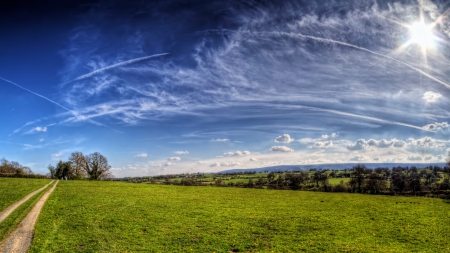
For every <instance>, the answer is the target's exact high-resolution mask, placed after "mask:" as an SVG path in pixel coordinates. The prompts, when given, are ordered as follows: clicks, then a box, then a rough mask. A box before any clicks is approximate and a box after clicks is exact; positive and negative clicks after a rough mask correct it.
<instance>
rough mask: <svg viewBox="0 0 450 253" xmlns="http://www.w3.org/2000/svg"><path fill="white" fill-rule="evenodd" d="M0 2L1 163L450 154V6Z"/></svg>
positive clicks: (195, 163) (270, 161)
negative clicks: (85, 157)
mask: <svg viewBox="0 0 450 253" xmlns="http://www.w3.org/2000/svg"><path fill="white" fill-rule="evenodd" d="M0 5H1V8H0V34H1V37H0V101H1V102H0V115H1V118H2V120H1V124H0V157H4V158H6V159H8V160H12V161H18V162H20V163H21V164H23V165H26V166H29V167H30V168H31V169H32V170H33V172H35V173H41V174H45V173H47V172H48V171H47V166H48V165H49V164H53V165H54V164H56V163H57V162H58V161H59V160H67V159H68V157H69V156H70V154H71V153H72V152H75V151H80V152H83V153H84V154H90V153H93V152H100V153H101V154H103V155H104V156H106V157H107V158H108V161H109V164H110V165H111V167H112V168H111V171H112V172H113V174H114V175H115V176H116V177H125V176H151V175H158V174H169V173H195V172H217V171H222V170H227V169H235V168H243V169H250V168H260V167H266V166H272V165H296V164H301V165H305V164H311V165H314V164H330V163H331V164H334V163H386V162H394V163H396V162H398V163H424V164H427V163H428V164H429V163H436V162H444V161H445V159H446V158H447V154H448V151H449V148H450V140H449V136H450V129H449V125H448V122H449V121H450V111H449V108H450V106H449V105H450V103H449V102H450V101H449V98H448V97H449V95H450V51H449V49H450V43H449V42H450V16H449V15H450V13H449V8H450V3H448V2H447V1H443V0H442V1H431V0H419V1H417V0H411V1H376V0H374V1H362V0H345V1H344V0H342V1H340V0H333V1H309V0H304V1H298V0H296V1H289V0H287V1H262V0H261V1H255V0H248V1H211V0H208V1H101V0H98V1H74V0H66V1H33V2H32V3H31V1H14V2H13V1H4V2H2V3H1V4H0Z"/></svg>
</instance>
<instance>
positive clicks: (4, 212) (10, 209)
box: [0, 180, 53, 222]
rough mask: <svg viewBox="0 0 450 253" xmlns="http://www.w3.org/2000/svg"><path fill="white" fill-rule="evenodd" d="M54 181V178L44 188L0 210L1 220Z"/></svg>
mask: <svg viewBox="0 0 450 253" xmlns="http://www.w3.org/2000/svg"><path fill="white" fill-rule="evenodd" d="M51 183H53V180H52V181H51V182H50V183H48V184H46V185H44V186H43V187H42V188H40V189H37V190H36V191H34V192H32V193H30V194H28V195H27V196H25V197H24V198H23V199H21V200H19V201H17V202H16V203H14V204H12V205H10V206H8V207H7V208H6V209H5V210H3V211H2V212H0V222H2V221H4V220H5V219H6V218H7V217H8V216H9V215H10V214H11V213H12V212H13V211H14V210H16V208H17V207H19V206H20V205H22V204H23V203H24V202H26V201H27V200H29V199H30V198H31V197H33V196H34V195H36V194H37V193H39V192H41V191H42V190H44V189H45V187H47V186H48V185H49V184H51Z"/></svg>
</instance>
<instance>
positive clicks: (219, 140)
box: [211, 139, 230, 142]
mask: <svg viewBox="0 0 450 253" xmlns="http://www.w3.org/2000/svg"><path fill="white" fill-rule="evenodd" d="M211 141H215V142H227V141H230V139H212V140H211Z"/></svg>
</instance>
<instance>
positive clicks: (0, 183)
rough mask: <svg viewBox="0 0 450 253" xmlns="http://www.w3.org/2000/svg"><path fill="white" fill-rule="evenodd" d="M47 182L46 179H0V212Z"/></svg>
mask: <svg viewBox="0 0 450 253" xmlns="http://www.w3.org/2000/svg"><path fill="white" fill-rule="evenodd" d="M49 182H50V180H48V179H25V178H2V177H0V211H1V210H3V209H5V208H6V207H8V206H9V205H11V204H12V203H14V202H16V201H18V200H20V199H21V198H23V197H25V195H27V194H29V193H30V192H32V191H34V190H37V189H39V188H41V187H42V186H44V185H45V184H48V183H49Z"/></svg>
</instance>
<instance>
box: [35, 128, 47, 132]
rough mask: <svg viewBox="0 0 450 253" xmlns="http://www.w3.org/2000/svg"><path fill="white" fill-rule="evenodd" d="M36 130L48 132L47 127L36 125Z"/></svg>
mask: <svg viewBox="0 0 450 253" xmlns="http://www.w3.org/2000/svg"><path fill="white" fill-rule="evenodd" d="M34 130H36V132H47V127H36V128H35V129H34Z"/></svg>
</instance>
